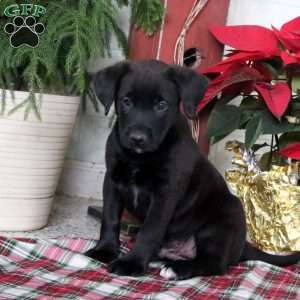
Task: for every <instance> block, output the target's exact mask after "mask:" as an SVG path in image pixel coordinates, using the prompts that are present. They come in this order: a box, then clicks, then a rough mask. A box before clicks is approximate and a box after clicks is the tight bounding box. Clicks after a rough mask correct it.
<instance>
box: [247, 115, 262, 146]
mask: <svg viewBox="0 0 300 300" xmlns="http://www.w3.org/2000/svg"><path fill="white" fill-rule="evenodd" d="M261 134H262V119H261V116H260V115H256V116H255V117H254V118H252V119H251V120H250V121H249V122H248V123H247V126H246V134H245V146H246V148H247V149H250V148H251V147H252V146H253V145H254V144H255V142H256V140H257V139H258V138H259V136H260V135H261Z"/></svg>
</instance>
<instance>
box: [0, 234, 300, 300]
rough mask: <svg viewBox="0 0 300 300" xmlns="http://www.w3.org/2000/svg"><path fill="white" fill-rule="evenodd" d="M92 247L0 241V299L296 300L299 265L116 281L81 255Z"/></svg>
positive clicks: (75, 242) (154, 272) (152, 274)
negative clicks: (184, 277) (180, 278)
mask: <svg viewBox="0 0 300 300" xmlns="http://www.w3.org/2000/svg"><path fill="white" fill-rule="evenodd" d="M94 244H95V242H94V241H92V240H84V239H63V238H61V239H56V240H28V239H18V240H15V239H8V238H0V299H1V300H4V299H5V300H8V299H24V300H25V299H26V300H27V299H43V300H50V299H107V300H110V299H121V300H127V299H139V300H141V299H145V300H146V299H147V300H149V299H156V300H173V299H180V300H187V299H201V300H204V299H257V300H260V299H280V300H282V299H300V274H299V273H300V263H299V264H298V265H295V266H291V267H288V268H279V267H274V266H271V265H268V264H266V263H262V262H247V263H243V264H240V265H239V266H237V267H234V268H231V269H230V270H229V271H228V273H227V274H226V275H225V276H211V277H196V278H193V279H189V280H184V281H177V282H176V281H166V280H163V279H162V278H161V277H160V276H159V269H158V268H151V269H150V271H149V274H147V276H143V277H139V278H133V277H118V276H115V275H112V274H109V273H108V272H107V270H106V265H105V264H102V263H99V262H96V261H94V260H92V259H89V258H88V257H85V256H84V255H82V253H84V252H85V251H86V250H88V249H89V248H91V247H93V246H94ZM127 246H128V245H125V244H123V246H122V250H123V251H124V252H126V251H128V248H127Z"/></svg>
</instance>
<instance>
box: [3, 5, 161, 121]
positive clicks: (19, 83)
mask: <svg viewBox="0 0 300 300" xmlns="http://www.w3.org/2000/svg"><path fill="white" fill-rule="evenodd" d="M15 3H17V4H21V3H26V1H24V0H23V1H20V0H17V1H16V0H14V1H12V0H1V1H0V13H1V15H0V49H1V51H0V88H4V89H11V90H12V89H16V90H27V91H29V92H30V96H29V97H28V99H26V100H25V101H24V103H22V104H21V105H19V106H18V107H15V108H14V109H13V110H12V111H10V112H9V113H13V112H14V111H15V110H16V109H19V108H21V107H23V108H24V109H25V116H26V115H28V114H29V113H31V112H32V111H33V112H35V113H36V115H37V116H39V99H38V97H37V96H36V94H35V93H37V92H39V93H43V92H48V93H56V94H66V95H80V96H82V99H83V105H84V104H85V102H84V101H85V100H86V99H90V100H91V101H92V103H93V105H94V107H95V109H96V110H97V109H98V103H97V100H96V98H95V95H94V92H93V90H92V89H91V84H90V83H91V77H90V76H89V74H88V73H87V65H88V62H89V61H90V60H91V59H93V58H95V57H96V56H102V57H107V56H110V54H111V53H110V41H111V37H112V36H115V37H116V40H117V42H118V45H119V47H120V48H121V49H122V50H123V53H124V55H125V56H127V54H128V45H127V38H126V35H125V34H124V32H123V30H122V28H120V26H119V24H118V16H119V8H120V7H122V6H128V5H131V8H132V18H133V20H134V21H136V23H137V25H138V26H141V27H142V28H143V29H144V30H145V32H146V33H151V32H153V31H154V30H155V29H156V28H157V26H158V25H159V24H160V22H161V20H162V16H163V6H162V4H161V3H160V1H159V0H145V1H132V2H130V1H127V0H116V1H113V0H76V1H75V0H51V1H36V0H32V1H30V2H28V3H31V4H40V5H44V6H45V7H46V8H47V14H46V15H45V16H43V17H41V18H40V19H39V20H38V21H39V22H42V23H43V24H44V25H45V28H46V31H45V32H44V33H43V34H42V35H41V36H40V43H39V45H38V47H36V48H31V47H28V46H26V45H23V46H21V47H19V48H13V47H11V45H10V43H9V36H8V35H7V34H6V33H5V32H4V31H3V28H4V26H5V24H6V23H7V22H10V21H11V18H7V17H5V16H4V15H3V12H4V9H5V8H6V7H7V6H8V5H10V4H15ZM4 96H5V95H4V94H3V95H2V97H1V106H0V113H2V114H3V113H4V111H5V104H6V103H5V97H4Z"/></svg>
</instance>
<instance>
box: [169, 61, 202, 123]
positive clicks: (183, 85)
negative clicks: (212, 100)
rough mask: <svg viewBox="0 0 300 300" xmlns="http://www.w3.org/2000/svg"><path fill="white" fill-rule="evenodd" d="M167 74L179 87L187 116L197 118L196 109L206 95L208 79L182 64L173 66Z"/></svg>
mask: <svg viewBox="0 0 300 300" xmlns="http://www.w3.org/2000/svg"><path fill="white" fill-rule="evenodd" d="M167 75H168V76H169V78H170V79H171V80H173V82H175V84H176V86H177V88H178V92H179V95H180V97H181V100H182V103H183V108H184V112H185V114H186V116H187V117H188V118H189V119H194V118H196V117H197V113H196V109H197V106H198V104H199V102H200V100H201V99H202V98H203V97H204V94H205V91H206V89H207V86H208V79H207V78H206V77H205V76H204V75H200V74H198V73H196V72H195V71H193V70H191V69H189V68H186V67H180V66H172V67H171V68H170V69H168V70H167Z"/></svg>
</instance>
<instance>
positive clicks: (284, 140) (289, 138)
mask: <svg viewBox="0 0 300 300" xmlns="http://www.w3.org/2000/svg"><path fill="white" fill-rule="evenodd" d="M299 141H300V132H286V133H284V134H282V135H281V136H280V137H279V148H280V149H282V148H285V147H286V146H288V145H289V144H294V143H296V142H299Z"/></svg>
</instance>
